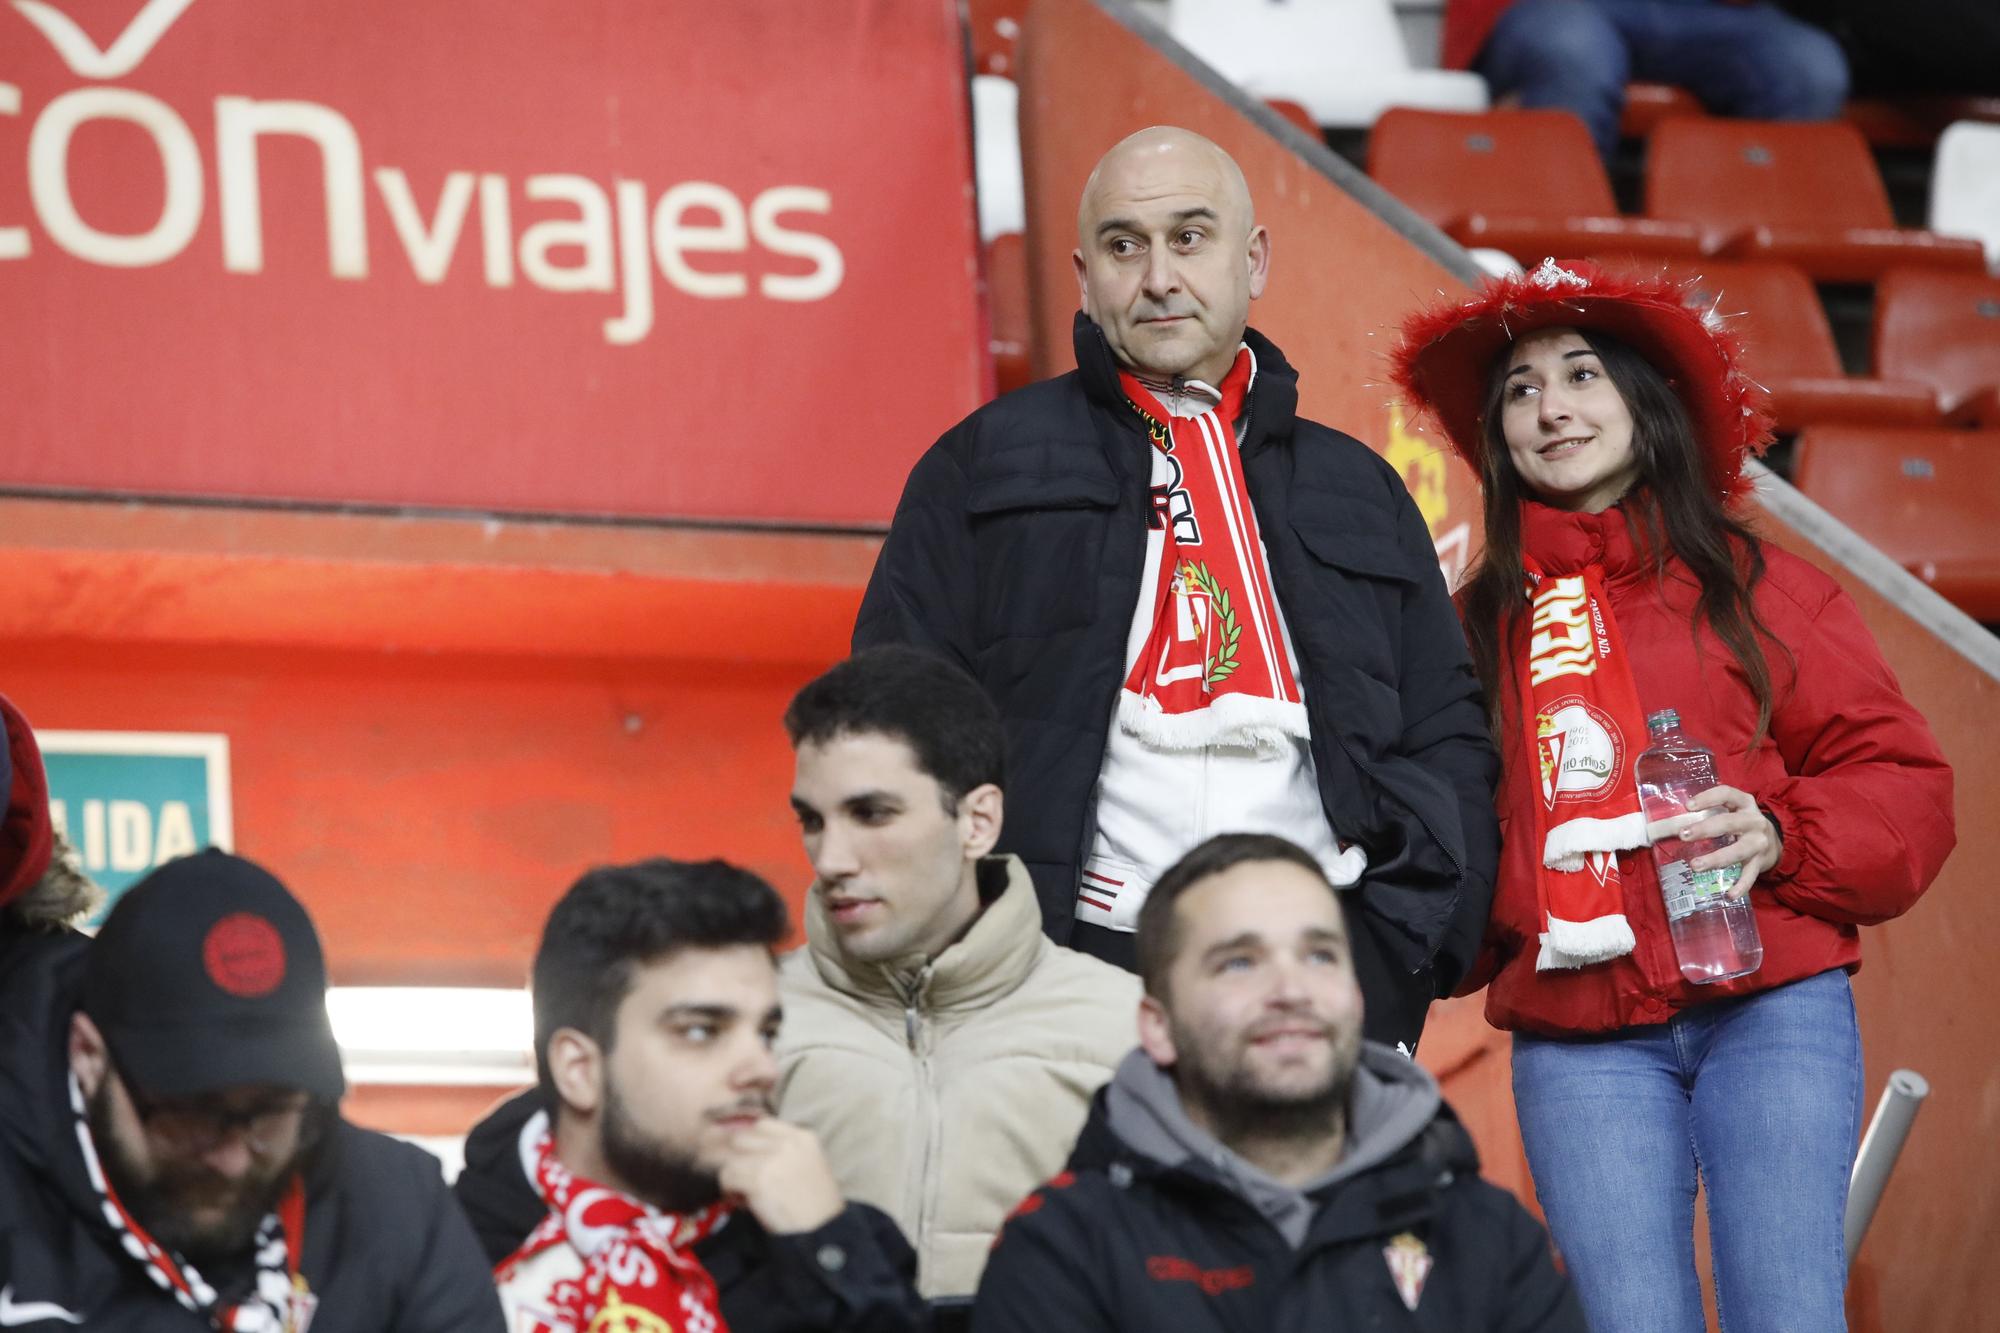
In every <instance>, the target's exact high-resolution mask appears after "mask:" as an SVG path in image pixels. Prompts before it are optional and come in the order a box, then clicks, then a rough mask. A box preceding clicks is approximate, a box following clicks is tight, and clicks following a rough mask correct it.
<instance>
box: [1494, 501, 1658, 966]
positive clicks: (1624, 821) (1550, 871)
mask: <svg viewBox="0 0 2000 1333" xmlns="http://www.w3.org/2000/svg"><path fill="white" fill-rule="evenodd" d="M1527 510H1528V513H1527V521H1526V522H1525V523H1524V532H1523V536H1524V538H1525V539H1526V541H1525V543H1524V544H1525V545H1526V546H1527V547H1528V554H1527V555H1525V556H1524V557H1523V560H1522V564H1523V567H1524V568H1525V569H1526V571H1527V575H1528V589H1527V592H1528V602H1529V618H1528V633H1527V660H1526V661H1525V662H1524V663H1522V664H1521V667H1522V670H1523V671H1525V674H1522V671H1517V672H1516V673H1515V676H1514V680H1515V682H1516V690H1517V695H1516V698H1515V708H1514V710H1513V711H1514V715H1515V716H1516V717H1519V718H1520V719H1521V721H1522V725H1523V726H1524V727H1525V728H1526V731H1527V735H1526V737H1525V740H1526V743H1527V753H1528V754H1529V755H1532V756H1533V758H1534V765H1535V767H1534V775H1535V779H1536V781H1537V784H1538V785H1537V792H1536V794H1537V796H1538V797H1539V798H1540V799H1539V800H1537V801H1536V802H1535V835H1536V840H1537V842H1538V844H1539V845H1540V846H1541V848H1542V856H1541V864H1540V865H1539V866H1538V867H1536V871H1537V873H1536V881H1535V883H1536V899H1537V901H1538V902H1539V904H1540V907H1541V911H1542V937H1541V941H1542V948H1541V953H1540V955H1539V956H1538V957H1537V958H1536V960H1535V968H1536V970H1537V971H1548V970H1550V969H1555V968H1574V967H1586V966H1588V965H1590V964H1592V963H1601V962H1604V961H1605V960H1606V959H1610V958H1616V957H1619V956H1620V955H1622V954H1628V953H1630V952H1632V948H1633V944H1634V940H1633V937H1632V926H1631V924H1630V923H1629V922H1628V921H1627V920H1626V919H1625V894H1624V887H1623V885H1622V884H1621V883H1620V881H1619V878H1618V855H1617V854H1618V852H1619V851H1621V850H1623V849H1625V848H1629V847H1644V846H1646V845H1647V838H1646V817H1645V815H1644V814H1643V813H1642V812H1641V810H1640V807H1639V787H1638V783H1637V781H1636V779H1635V778H1634V775H1633V768H1632V765H1633V761H1634V760H1635V759H1637V758H1638V750H1639V746H1640V743H1641V741H1642V739H1643V738H1644V737H1645V735H1646V723H1645V713H1644V712H1643V711H1642V710H1641V709H1640V707H1639V695H1638V689H1637V687H1636V686H1635V685H1634V684H1633V682H1632V668H1631V666H1630V664H1629V662H1628V660H1627V658H1626V656H1625V644H1624V642H1623V640H1621V639H1620V637H1619V634H1618V623H1617V621H1615V620H1613V619H1612V616H1611V604H1610V602H1609V601H1608V600H1607V599H1606V597H1605V595H1604V569H1603V567H1602V566H1601V565H1597V564H1589V565H1585V566H1582V567H1581V568H1577V569H1573V570H1556V569H1544V568H1543V567H1542V566H1541V565H1540V564H1538V563H1537V562H1536V560H1535V558H1534V555H1533V550H1534V518H1535V515H1536V513H1537V511H1538V506H1534V505H1529V506H1528V507H1527ZM1543 512H1548V511H1543ZM1523 681H1525V682H1526V691H1525V693H1526V695H1527V697H1526V698H1525V699H1523V698H1521V697H1519V694H1520V684H1521V682H1523ZM1523 704H1525V705H1526V706H1525V707H1523V706H1522V705H1523Z"/></svg>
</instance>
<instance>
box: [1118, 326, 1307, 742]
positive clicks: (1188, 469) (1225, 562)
mask: <svg viewBox="0 0 2000 1333" xmlns="http://www.w3.org/2000/svg"><path fill="white" fill-rule="evenodd" d="M1255 374H1256V358H1255V357H1253V356H1252V355H1251V353H1250V349H1249V348H1248V347H1245V348H1243V349H1241V350H1240V351H1238V352H1237V354H1236V362H1235V364H1234V365H1233V366H1231V368H1230V371H1229V374H1228V375H1227V376H1225V377H1224V379H1223V381H1222V384H1221V386H1220V387H1221V394H1222V402H1221V403H1220V404H1219V405H1218V406H1216V407H1215V408H1213V409H1211V410H1209V411H1207V412H1203V413H1201V414H1200V415H1199V416H1194V417H1176V416H1174V415H1172V414H1171V413H1169V412H1168V411H1167V410H1166V409H1165V408H1164V407H1162V406H1161V405H1160V401H1159V400H1158V399H1157V398H1155V397H1154V396H1153V394H1152V392H1151V391H1150V390H1148V389H1147V388H1146V386H1145V385H1144V384H1142V383H1140V382H1139V380H1138V379H1137V378H1136V377H1134V376H1132V375H1130V374H1124V373H1121V374H1120V375H1119V377H1118V380H1119V383H1120V384H1121V385H1122V386H1123V387H1124V390H1125V396H1126V398H1127V399H1128V400H1129V401H1130V402H1131V404H1132V407H1133V410H1135V411H1136V412H1138V414H1139V415H1140V416H1141V417H1142V418H1144V419H1145V422H1146V425H1147V430H1148V433H1149V435H1150V436H1151V439H1152V445H1153V448H1154V449H1156V450H1158V451H1159V452H1160V454H1162V455H1164V457H1165V458H1166V460H1167V462H1168V464H1169V465H1170V472H1169V482H1168V485H1167V487H1166V493H1165V496H1164V498H1163V499H1162V498H1161V497H1160V496H1159V495H1158V492H1157V488H1156V495H1155V504H1154V509H1153V515H1154V520H1153V521H1154V523H1155V525H1156V526H1159V527H1163V528H1164V530H1165V540H1164V541H1163V542H1161V544H1160V553H1159V564H1158V566H1157V568H1156V570H1155V578H1154V580H1153V586H1154V589H1155V591H1154V596H1153V606H1152V630H1151V633H1150V634H1149V635H1148V637H1147V639H1146V644H1145V647H1144V648H1142V649H1141V650H1140V652H1139V656H1138V659H1137V660H1136V661H1135V662H1133V664H1132V670H1131V672H1130V674H1128V675H1127V676H1126V678H1125V688H1124V689H1123V690H1122V691H1120V692H1119V698H1118V720H1119V724H1120V725H1121V726H1123V727H1124V728H1125V729H1126V730H1127V731H1128V732H1130V733H1132V734H1133V735H1135V736H1138V737H1139V738H1140V739H1142V740H1144V741H1146V742H1148V743H1150V744H1152V745H1154V746H1157V747H1159V748H1160V749H1163V750H1200V749H1204V748H1207V747H1209V746H1212V745H1245V746H1251V747H1254V748H1255V749H1257V750H1259V751H1262V752H1265V753H1277V752H1279V751H1281V750H1282V749H1283V748H1284V746H1285V745H1286V744H1287V743H1288V742H1289V741H1290V740H1297V739H1304V738H1305V736H1306V735H1307V723H1306V710H1305V704H1304V702H1303V696H1302V695H1301V694H1300V692H1299V682H1298V678H1297V676H1296V674H1295V673H1294V672H1293V670H1292V665H1291V661H1290V659H1289V658H1288V657H1287V656H1286V652H1285V641H1284V633H1283V631H1282V630H1281V629H1280V627H1279V620H1278V602H1277V598H1276V597H1275V596H1274V595H1273V593H1272V591H1271V574H1270V569H1269V568H1268V566H1267V565H1266V563H1265V558H1264V543H1263V538H1262V536H1261V535H1260V534H1259V532H1258V530H1257V514H1256V511H1255V510H1254V509H1253V508H1252V507H1251V504H1250V492H1249V489H1248V487H1247V486H1246V485H1245V484H1244V479H1243V466H1242V460H1241V459H1240V458H1239V457H1238V456H1237V451H1236V421H1237V417H1238V416H1239V415H1240V414H1241V412H1242V410H1243V400H1244V395H1245V394H1246V393H1247V392H1248V390H1249V387H1250V382H1251V379H1252V378H1253V377H1254V375H1255Z"/></svg>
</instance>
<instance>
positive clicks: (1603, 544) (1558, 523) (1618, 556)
mask: <svg viewBox="0 0 2000 1333" xmlns="http://www.w3.org/2000/svg"><path fill="white" fill-rule="evenodd" d="M1632 510H1633V501H1632V500H1630V499H1627V500H1623V501H1620V502H1619V503H1617V504H1615V505H1612V506H1611V507H1610V508H1609V509H1606V510H1605V511H1604V512H1603V513H1600V514H1585V513H1580V512H1576V511H1572V510H1566V509H1557V508H1554V507H1553V506H1550V505H1545V504H1543V503H1541V502H1540V501H1538V500H1524V501H1523V502H1522V504H1521V549H1522V550H1523V551H1524V552H1526V553H1527V554H1528V555H1531V556H1533V557H1534V558H1535V561H1536V563H1538V564H1539V565H1540V566H1541V567H1542V572H1543V573H1545V574H1548V575H1550V576H1552V577H1556V578H1561V577H1563V576H1565V575H1570V574H1577V573H1580V572H1582V571H1583V569H1584V568H1585V567H1586V566H1589V565H1599V566H1601V567H1602V568H1603V570H1604V577H1605V578H1606V579H1607V580H1609V581H1611V582H1614V583H1617V582H1622V581H1624V580H1625V579H1629V578H1637V577H1639V576H1641V575H1644V574H1647V573H1650V572H1651V569H1652V565H1651V562H1650V561H1649V560H1648V559H1647V557H1646V555H1645V553H1644V552H1643V551H1642V550H1641V549H1640V546H1639V542H1638V541H1637V540H1636V539H1635V537H1634V534H1633V531H1632V522H1633V518H1635V517H1636V515H1634V516H1633V517H1628V515H1629V514H1631V512H1632Z"/></svg>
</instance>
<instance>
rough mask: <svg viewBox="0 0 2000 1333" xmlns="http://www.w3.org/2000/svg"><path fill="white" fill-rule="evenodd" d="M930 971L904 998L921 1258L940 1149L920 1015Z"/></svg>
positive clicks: (926, 1244) (915, 1242)
mask: <svg viewBox="0 0 2000 1333" xmlns="http://www.w3.org/2000/svg"><path fill="white" fill-rule="evenodd" d="M929 973H930V969H929V968H928V967H926V968H925V969H924V971H923V972H921V973H919V974H918V977H917V981H916V984H915V985H914V986H913V987H912V988H911V989H910V991H909V992H908V993H907V994H905V995H904V997H903V1036H904V1038H905V1040H907V1041H908V1042H909V1045H910V1055H911V1057H912V1058H913V1060H914V1062H915V1064H916V1074H917V1077H916V1092H917V1106H916V1117H915V1118H916V1121H917V1130H918V1133H919V1135H920V1136H921V1138H922V1142H923V1147H922V1150H921V1155H920V1156H919V1157H918V1159H917V1199H916V1205H917V1206H916V1222H917V1225H916V1234H915V1235H913V1236H911V1237H910V1243H911V1244H912V1245H913V1246H915V1247H916V1251H917V1253H918V1254H919V1255H927V1254H928V1253H929V1250H930V1244H931V1235H930V1222H931V1195H932V1193H933V1192H934V1189H935V1186H934V1182H933V1181H932V1180H931V1171H932V1158H933V1157H934V1155H935V1153H934V1149H935V1148H936V1146H937V1130H938V1126H937V1124H936V1123H935V1122H936V1121H937V1118H938V1116H937V1105H938V1099H937V1090H936V1089H935V1088H934V1087H932V1086H931V1061H930V1056H929V1055H928V1054H927V1053H926V1052H925V1050H924V1021H923V1015H922V1014H921V1013H919V1012H918V1008H917V1001H918V998H919V997H920V996H921V995H922V994H923V993H924V991H925V989H926V984H925V983H926V982H927V981H928V980H929Z"/></svg>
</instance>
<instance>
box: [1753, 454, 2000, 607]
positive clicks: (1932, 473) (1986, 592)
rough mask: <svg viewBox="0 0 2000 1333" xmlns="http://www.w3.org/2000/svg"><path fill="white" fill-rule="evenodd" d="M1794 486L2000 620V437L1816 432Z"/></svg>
mask: <svg viewBox="0 0 2000 1333" xmlns="http://www.w3.org/2000/svg"><path fill="white" fill-rule="evenodd" d="M1792 482H1793V484H1794V485H1796V486H1797V487H1798V488H1799V489H1800V490H1801V491H1803V492H1805V493H1806V494H1807V495H1809V496H1811V497H1812V498H1813V499H1814V500H1816V501H1817V502H1818V503H1819V504H1820V505H1822V506H1824V507H1825V508H1826V509H1827V511H1828V512H1830V513H1832V514H1833V515H1834V516H1835V517H1836V518H1838V519H1840V520H1841V521H1842V522H1843V523H1845V524H1847V525H1848V526H1849V527H1851V528H1853V529H1854V530H1855V531H1856V532H1857V533H1859V534H1860V535H1861V536H1862V537H1864V538H1865V539H1867V541H1868V542H1869V543H1870V544H1871V545H1873V546H1874V547H1875V548H1876V549H1877V550H1879V551H1881V552H1882V553H1883V554H1884V555H1886V556H1888V557H1889V558H1890V559H1892V560H1894V561H1896V563H1898V564H1900V565H1902V566H1903V567H1904V568H1905V569H1907V570H1909V571H1910V573H1912V574H1914V575H1916V577H1918V578H1919V579H1922V580H1923V581H1924V582H1925V583H1928V584H1929V585H1930V586H1931V587H1932V588H1934V589H1936V590H1937V591H1938V592H1939V593H1940V594H1941V595H1943V596H1944V597H1946V598H1948V599H1949V600H1951V601H1952V602H1954V603H1956V604H1957V605H1958V607H1959V609H1960V610H1962V611H1964V612H1965V613H1966V614H1967V615H1969V616H1972V617H1973V618H1974V619H1977V620H1983V621H1988V622H1992V621H2000V539H1996V535H1995V532H1994V524H1993V516H1994V515H1995V514H1996V513H2000V430H1978V431H1972V430H1937V429H1932V430H1909V429H1904V430H1884V429H1880V428H1871V427H1865V426H1815V427H1814V428H1812V429H1811V430H1809V431H1806V432H1805V433H1804V434H1802V435H1800V436H1799V440H1798V448H1797V452H1796V453H1795V454H1794V456H1793V460H1792Z"/></svg>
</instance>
